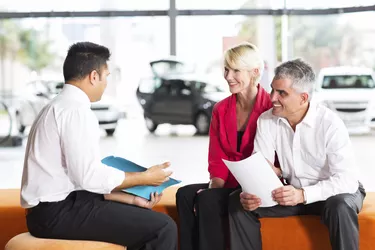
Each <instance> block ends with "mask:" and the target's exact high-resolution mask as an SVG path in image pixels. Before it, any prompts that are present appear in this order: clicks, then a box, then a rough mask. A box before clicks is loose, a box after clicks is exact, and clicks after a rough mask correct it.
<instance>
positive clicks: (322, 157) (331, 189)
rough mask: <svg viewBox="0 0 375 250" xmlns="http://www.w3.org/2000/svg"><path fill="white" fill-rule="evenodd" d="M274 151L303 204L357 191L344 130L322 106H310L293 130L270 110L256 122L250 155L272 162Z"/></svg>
mask: <svg viewBox="0 0 375 250" xmlns="http://www.w3.org/2000/svg"><path fill="white" fill-rule="evenodd" d="M275 151H276V153H277V155H278V159H279V161H280V165H281V169H282V174H283V177H284V179H286V180H288V182H289V183H290V184H291V185H293V186H294V187H296V188H303V189H304V190H305V195H306V197H305V199H306V203H313V202H317V201H324V200H326V199H327V198H329V197H331V196H334V195H337V194H341V193H355V192H356V191H357V189H358V173H357V166H356V164H355V161H354V156H353V150H352V146H351V142H350V139H349V135H348V132H347V129H346V127H345V125H344V123H343V122H342V120H341V119H340V118H339V117H338V116H337V115H336V114H335V113H334V112H333V111H331V110H330V109H328V108H326V107H325V106H322V105H319V104H315V103H313V102H311V103H310V107H309V109H308V111H307V113H306V115H305V117H304V119H303V120H302V121H301V122H300V123H299V124H298V125H297V126H296V130H295V131H293V129H292V127H291V126H290V125H289V123H288V121H287V120H286V119H285V118H280V117H277V116H274V115H273V114H272V109H270V110H268V111H266V112H264V113H263V114H262V115H261V116H260V117H259V119H258V126H257V133H256V136H255V142H254V152H261V153H262V154H263V155H264V157H265V158H267V159H268V160H270V161H271V162H273V160H274V157H275Z"/></svg>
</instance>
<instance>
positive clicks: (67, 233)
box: [26, 191, 177, 250]
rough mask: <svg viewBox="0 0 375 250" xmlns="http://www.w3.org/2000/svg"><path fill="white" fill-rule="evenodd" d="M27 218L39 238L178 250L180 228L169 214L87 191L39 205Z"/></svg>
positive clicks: (28, 225)
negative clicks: (106, 198) (111, 199)
mask: <svg viewBox="0 0 375 250" xmlns="http://www.w3.org/2000/svg"><path fill="white" fill-rule="evenodd" d="M26 219H27V227H28V229H29V232H30V233H31V234H32V235H33V236H35V237H39V238H52V239H71V240H93V241H103V242H109V243H114V244H118V245H123V246H127V248H128V249H129V250H135V249H144V250H151V249H152V250H177V227H176V224H175V222H174V221H173V220H172V219H171V218H170V217H169V216H168V215H165V214H162V213H157V212H154V211H152V210H149V209H144V208H140V207H136V206H132V205H127V204H122V203H118V202H113V201H106V200H104V197H103V195H101V194H95V193H90V192H87V191H75V192H72V193H70V194H69V196H68V197H67V198H66V199H65V200H63V201H59V202H42V203H39V205H38V206H36V207H34V208H32V209H31V210H30V211H29V213H28V214H27V216H26Z"/></svg>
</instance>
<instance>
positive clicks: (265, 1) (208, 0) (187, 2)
mask: <svg viewBox="0 0 375 250" xmlns="http://www.w3.org/2000/svg"><path fill="white" fill-rule="evenodd" d="M280 2H282V1H278V0H262V1H261V0H231V1H217V0H204V1H202V0H176V7H177V9H180V10H185V9H191V10H196V9H214V10H215V9H216V10H220V9H230V10H233V9H241V8H275V7H274V6H279V5H280Z"/></svg>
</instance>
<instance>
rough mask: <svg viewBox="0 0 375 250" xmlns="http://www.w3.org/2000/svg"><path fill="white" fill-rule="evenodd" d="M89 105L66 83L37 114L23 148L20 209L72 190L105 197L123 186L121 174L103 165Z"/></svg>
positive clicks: (96, 122) (64, 194)
mask: <svg viewBox="0 0 375 250" xmlns="http://www.w3.org/2000/svg"><path fill="white" fill-rule="evenodd" d="M90 106H91V103H90V100H89V98H88V96H87V95H86V94H85V93H84V92H83V91H82V90H80V89H79V88H77V87H75V86H73V85H70V84H65V86H64V88H63V90H62V92H61V94H60V95H58V96H57V97H56V98H55V99H53V100H52V101H51V102H50V103H49V104H48V105H47V106H46V107H44V108H43V110H42V111H41V112H40V113H39V115H38V117H37V118H36V120H35V121H34V124H33V126H32V128H31V131H30V134H29V137H28V142H27V147H26V153H25V160H24V168H23V176H22V186H21V205H22V207H24V208H30V207H34V206H36V205H38V203H39V202H55V201H61V200H64V199H65V198H66V197H67V196H68V195H69V193H71V192H72V191H76V190H87V191H90V192H94V193H100V194H107V193H110V192H111V191H112V190H113V189H114V188H115V187H116V186H118V185H120V184H121V183H122V182H123V180H124V177H125V174H124V172H122V171H120V170H117V169H114V168H112V167H108V166H106V165H104V164H102V163H101V155H100V150H99V138H100V130H99V125H98V120H97V118H96V116H95V114H94V113H93V112H92V111H91V109H90Z"/></svg>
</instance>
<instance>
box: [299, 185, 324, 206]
mask: <svg viewBox="0 0 375 250" xmlns="http://www.w3.org/2000/svg"><path fill="white" fill-rule="evenodd" d="M303 189H304V190H305V195H306V197H305V201H306V204H310V203H314V202H317V201H321V200H323V199H322V190H321V187H319V186H317V185H314V186H307V187H303Z"/></svg>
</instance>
